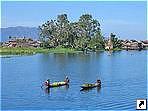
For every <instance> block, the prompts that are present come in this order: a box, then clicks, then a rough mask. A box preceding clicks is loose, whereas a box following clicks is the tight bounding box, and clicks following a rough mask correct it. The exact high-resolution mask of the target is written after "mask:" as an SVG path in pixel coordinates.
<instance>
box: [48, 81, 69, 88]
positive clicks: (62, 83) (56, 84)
mask: <svg viewBox="0 0 148 111" xmlns="http://www.w3.org/2000/svg"><path fill="white" fill-rule="evenodd" d="M64 85H68V83H67V82H54V83H52V84H50V85H49V86H47V87H49V88H52V87H60V86H64Z"/></svg>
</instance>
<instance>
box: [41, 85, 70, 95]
mask: <svg viewBox="0 0 148 111" xmlns="http://www.w3.org/2000/svg"><path fill="white" fill-rule="evenodd" d="M41 88H42V89H43V90H44V91H45V93H46V94H50V93H51V90H52V89H53V88H54V89H59V90H60V89H64V90H68V88H69V85H65V86H60V87H51V88H49V87H45V88H43V87H41Z"/></svg>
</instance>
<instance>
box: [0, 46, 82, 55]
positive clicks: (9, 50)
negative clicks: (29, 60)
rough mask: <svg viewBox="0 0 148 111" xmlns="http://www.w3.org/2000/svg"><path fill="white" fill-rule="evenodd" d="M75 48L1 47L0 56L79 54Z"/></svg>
mask: <svg viewBox="0 0 148 111" xmlns="http://www.w3.org/2000/svg"><path fill="white" fill-rule="evenodd" d="M79 52H80V51H76V50H75V49H73V48H62V47H57V48H54V49H53V48H51V49H44V48H25V47H20V48H19V47H0V55H24V54H27V55H28V54H36V53H79Z"/></svg>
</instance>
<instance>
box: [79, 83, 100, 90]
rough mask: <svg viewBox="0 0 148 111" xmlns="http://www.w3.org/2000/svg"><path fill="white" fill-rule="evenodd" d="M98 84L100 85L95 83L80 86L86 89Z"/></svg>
mask: <svg viewBox="0 0 148 111" xmlns="http://www.w3.org/2000/svg"><path fill="white" fill-rule="evenodd" d="M98 86H100V85H97V84H83V85H82V86H81V88H83V89H88V88H94V87H98Z"/></svg>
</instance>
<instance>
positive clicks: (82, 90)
mask: <svg viewBox="0 0 148 111" xmlns="http://www.w3.org/2000/svg"><path fill="white" fill-rule="evenodd" d="M95 89H96V90H97V92H98V93H100V90H101V87H94V88H88V89H85V88H84V89H81V90H80V91H81V92H89V91H91V90H95Z"/></svg>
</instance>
